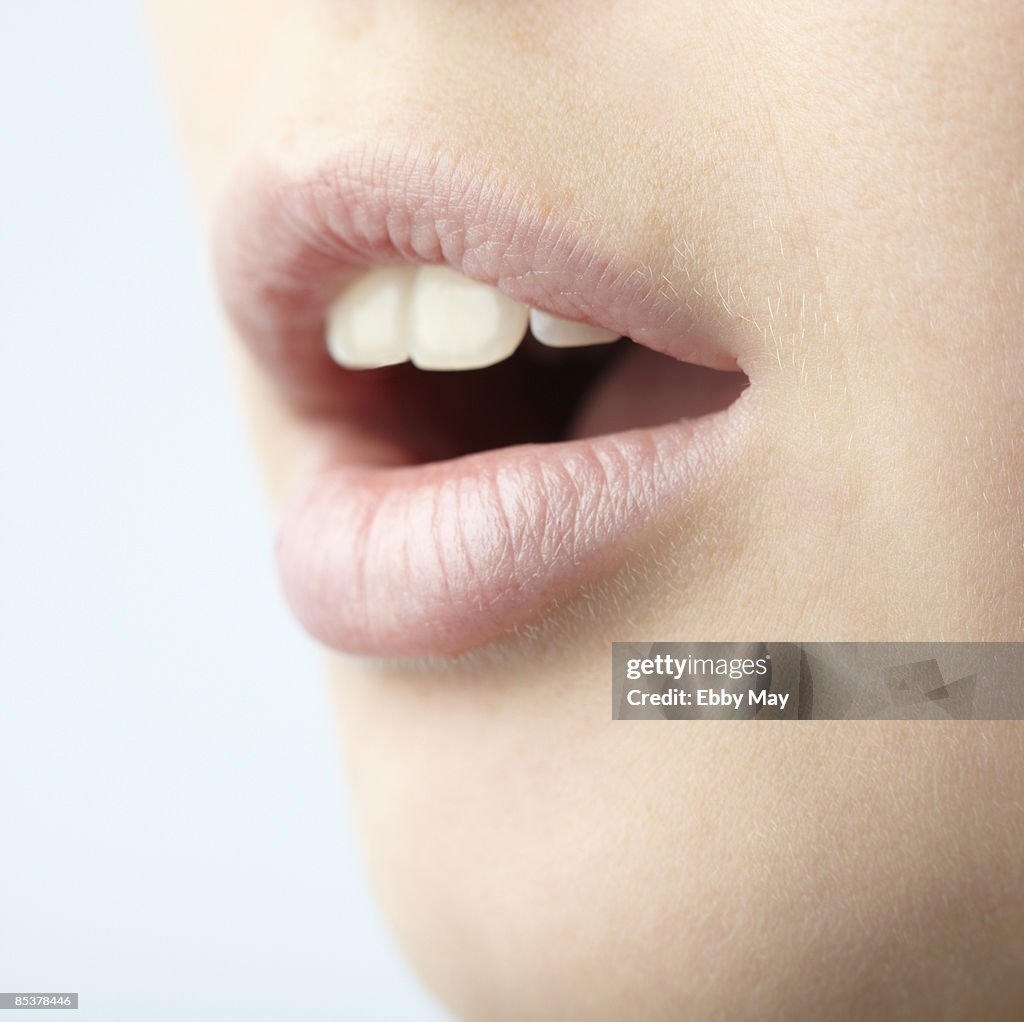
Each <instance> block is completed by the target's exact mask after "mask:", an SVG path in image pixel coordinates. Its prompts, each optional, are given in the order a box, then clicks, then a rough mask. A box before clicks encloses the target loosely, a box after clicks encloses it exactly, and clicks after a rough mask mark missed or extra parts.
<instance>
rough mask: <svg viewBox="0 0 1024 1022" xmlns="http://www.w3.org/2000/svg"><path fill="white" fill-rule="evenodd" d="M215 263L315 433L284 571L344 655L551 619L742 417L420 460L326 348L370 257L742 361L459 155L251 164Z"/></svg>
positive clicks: (661, 347) (354, 153)
mask: <svg viewBox="0 0 1024 1022" xmlns="http://www.w3.org/2000/svg"><path fill="white" fill-rule="evenodd" d="M216 259H217V271H218V278H219V283H220V287H221V292H222V295H223V298H224V302H225V305H226V308H227V310H228V312H229V314H230V316H231V318H232V320H233V322H234V324H235V326H236V327H237V329H238V330H239V332H240V334H241V336H242V337H243V338H244V340H245V341H246V343H247V344H248V346H249V347H250V349H251V350H252V352H253V353H254V354H255V356H256V358H257V360H258V361H259V362H260V363H262V364H263V365H264V366H265V367H266V368H267V370H268V372H269V374H270V375H271V377H272V378H273V379H274V380H275V381H276V382H277V384H278V385H279V387H280V389H281V392H282V394H283V395H284V397H285V399H286V400H287V402H288V403H289V404H290V405H291V406H292V407H293V408H294V409H295V411H296V413H297V416H298V418H299V419H300V421H303V422H306V423H307V424H308V426H309V429H308V443H309V445H310V446H311V448H314V447H315V456H314V457H313V458H312V459H311V462H312V463H313V464H315V465H316V468H315V469H314V470H313V471H312V472H310V473H309V474H308V475H307V476H305V477H304V478H303V479H302V481H301V482H300V483H299V484H298V486H297V487H296V492H295V493H294V494H293V496H292V500H291V502H290V505H289V506H290V510H289V511H288V512H287V513H286V515H285V517H284V520H283V522H282V524H281V528H280V534H279V541H278V550H279V562H280V569H281V575H282V580H283V584H284V588H285V592H286V595H287V597H288V599H289V602H290V604H291V605H292V607H293V609H294V611H295V613H296V614H297V616H298V618H299V619H300V621H301V622H302V623H303V624H304V625H305V627H306V628H307V629H308V630H309V631H310V632H311V633H312V634H313V635H314V636H315V637H317V638H318V639H320V640H321V641H323V642H325V643H326V644H327V645H329V646H332V647H334V648H336V649H339V650H344V651H347V652H352V653H359V654H369V655H375V656H390V657H400V656H421V655H440V654H448V653H455V652H460V651H463V650H466V649H469V648H472V647H474V646H478V645H481V644H483V643H486V642H488V641H491V640H493V639H496V638H498V637H499V636H501V635H503V634H506V633H508V632H510V631H512V630H514V629H515V628H517V627H519V626H523V625H526V624H528V623H530V622H532V621H535V620H537V619H538V618H539V617H540V616H541V615H543V614H544V613H545V611H546V610H548V609H550V608H551V607H552V606H553V605H555V604H558V603H561V602H563V601H566V600H569V599H571V598H572V597H573V596H575V595H576V594H577V593H578V592H579V591H580V589H581V587H583V586H585V585H586V584H587V583H588V582H590V581H592V580H595V579H597V578H600V577H601V576H602V575H603V574H604V573H606V572H609V571H612V570H614V568H615V567H616V566H617V565H619V564H621V563H622V561H623V559H624V558H625V557H628V556H629V554H630V552H631V551H632V550H634V549H635V548H636V547H638V546H639V545H641V544H642V543H644V542H645V539H646V538H647V537H649V535H650V533H651V531H652V530H654V529H656V528H657V527H658V525H659V522H662V521H664V520H665V518H666V516H667V515H671V514H673V513H685V511H684V508H685V505H686V502H687V497H688V495H689V494H690V493H691V492H693V491H694V490H695V489H699V488H700V487H701V486H702V485H705V484H706V483H707V481H708V479H709V478H712V477H713V476H714V474H715V470H716V465H717V464H719V463H720V459H721V458H723V457H724V456H725V454H726V448H727V447H728V446H729V441H730V438H733V437H734V436H735V434H736V433H737V429H736V428H735V427H736V424H737V423H738V421H739V420H740V419H741V418H742V417H743V416H742V415H741V406H742V405H743V404H744V402H742V401H740V402H736V403H735V404H734V405H732V406H731V407H730V408H728V409H727V410H726V411H724V412H720V413H717V414H714V415H710V416H706V417H703V418H697V419H685V420H682V421H680V422H677V423H673V424H670V425H666V426H660V427H657V428H646V429H633V430H629V431H626V432H620V433H614V434H611V435H607V436H602V437H597V438H591V439H580V440H571V441H566V442H561V443H552V444H530V445H520V446H515V447H508V448H503V449H499V450H492V451H487V452H484V453H480V454H472V455H467V456H464V457H459V458H454V459H450V460H442V461H435V462H433V463H430V464H414V463H413V462H415V461H416V460H417V458H420V459H422V450H421V451H419V452H416V451H415V450H414V447H415V443H416V441H415V440H410V438H409V437H407V436H403V435H402V434H401V432H400V431H396V430H394V429H389V428H387V427H386V426H384V425H382V423H384V422H385V421H386V420H387V416H385V415H384V414H383V410H382V409H381V408H380V406H379V402H380V400H381V394H380V392H379V389H378V388H377V386H376V385H375V383H374V382H373V380H372V378H370V377H368V376H366V375H365V374H360V373H353V372H347V371H345V370H343V369H340V368H339V367H338V366H336V365H335V364H334V363H333V362H331V361H330V359H329V358H328V356H327V354H326V351H325V347H324V334H323V330H324V328H323V322H324V313H325V310H326V307H327V305H328V303H329V302H330V300H331V299H332V298H333V297H334V296H335V295H336V294H337V292H338V290H339V288H340V287H341V286H342V285H343V284H344V282H345V281H346V280H347V279H348V278H350V277H351V276H352V275H353V274H355V273H358V272H359V270H360V268H362V267H365V266H367V265H372V264H376V263H383V262H393V261H396V260H410V261H416V262H431V263H439V262H444V263H447V264H449V265H451V266H453V267H455V268H456V269H459V270H460V271H462V272H463V273H466V274H467V275H468V276H471V277H473V278H475V279H477V280H481V281H484V282H486V283H489V284H493V285H495V286H497V287H499V288H501V290H503V291H505V292H506V293H507V294H509V295H511V296H512V297H513V298H516V299H517V300H519V301H522V302H524V303H526V304H529V305H531V306H534V307H538V308H542V309H544V310H546V311H548V312H552V313H554V314H556V315H560V316H564V317H566V318H571V319H580V320H584V321H586V322H591V323H595V324H597V325H600V326H605V327H609V328H611V329H614V330H618V331H619V332H621V333H622V334H623V335H626V336H629V337H631V338H632V339H633V340H634V341H636V342H638V343H640V344H643V345H646V346H648V347H650V348H652V349H654V350H657V351H660V352H663V353H665V354H669V355H672V356H673V357H675V358H677V359H681V360H684V361H687V362H693V363H696V364H698V365H703V366H708V367H710V368H735V366H736V364H737V360H736V357H735V355H734V354H733V353H732V352H729V351H727V350H726V349H725V348H724V346H723V345H722V344H721V343H720V342H718V341H717V340H716V339H714V338H707V337H705V336H701V335H698V334H697V333H696V332H695V331H692V330H687V329H685V327H684V326H683V325H682V316H681V311H680V309H679V308H678V307H676V306H675V305H673V304H672V303H670V302H669V301H668V300H667V299H666V298H665V297H664V296H663V295H662V294H660V293H659V292H658V290H657V289H656V288H655V287H654V286H653V285H652V283H651V279H650V275H649V274H648V273H645V272H644V270H643V268H642V267H636V266H628V265H619V264H617V263H616V261H615V259H614V258H613V257H612V256H611V255H608V254H605V253H602V252H601V250H600V239H599V238H591V237H585V236H584V235H583V233H582V232H581V231H580V230H576V229H573V228H572V226H571V225H569V224H566V223H561V222H558V221H557V220H556V218H555V217H553V216H552V215H542V214H541V213H540V212H539V211H537V210H536V209H532V208H531V206H530V204H529V203H528V202H527V201H526V200H525V199H524V197H523V195H522V194H521V193H520V192H518V191H516V190H514V189H510V188H505V187H504V186H503V185H499V184H498V183H496V182H495V181H493V180H491V179H489V178H488V177H487V176H486V175H474V174H472V173H471V172H470V171H469V170H468V169H467V166H466V164H465V163H464V162H461V163H459V164H458V165H457V167H456V169H452V168H451V167H446V166H445V164H444V162H443V161H441V160H439V159H437V158H436V157H431V158H424V157H422V156H420V155H417V154H415V153H412V152H408V151H403V150H398V149H394V148H385V147H383V146H378V147H374V148H359V149H352V150H348V151H346V152H345V153H343V154H342V155H340V156H339V157H337V158H336V159H334V160H333V161H332V162H331V164H330V165H329V166H327V167H323V168H320V169H319V170H318V171H317V172H316V173H314V174H312V175H308V176H304V177H302V178H301V179H295V178H294V177H289V176H287V175H285V174H284V173H283V172H280V171H276V170H270V169H267V168H266V167H265V166H264V167H261V168H257V169H249V170H248V171H247V172H246V173H243V174H242V175H241V177H240V180H239V181H238V182H237V184H236V185H235V187H234V188H233V189H232V190H231V192H230V193H229V199H228V201H227V202H226V204H225V206H224V208H223V210H222V216H221V218H220V221H219V224H218V232H217V238H216ZM387 411H388V412H389V414H390V416H391V418H392V420H393V418H394V415H395V413H394V409H393V408H391V409H387ZM424 442H425V443H427V446H428V447H429V442H428V441H424Z"/></svg>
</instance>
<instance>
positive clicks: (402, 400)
mask: <svg viewBox="0 0 1024 1022" xmlns="http://www.w3.org/2000/svg"><path fill="white" fill-rule="evenodd" d="M360 375H362V376H363V377H364V378H365V377H366V376H373V377H374V381H373V382H374V385H375V389H377V388H379V391H380V400H381V401H382V402H383V405H384V406H385V407H388V408H391V409H393V410H394V415H395V417H396V419H395V421H394V423H393V426H394V427H395V431H396V432H397V433H398V434H400V436H401V438H402V445H403V447H404V448H405V449H406V451H407V452H408V457H409V460H410V461H411V462H412V463H417V464H423V463H428V462H432V461H442V460H446V459H449V458H455V457H460V456H462V455H466V454H472V453H476V452H479V451H487V450H494V449H497V448H502V447H511V446H514V445H517V444H528V443H557V442H559V441H564V440H574V439H580V438H583V437H592V436H601V435H605V434H609V433H617V432H620V431H623V430H630V429H638V428H645V427H646V428H649V427H655V426H661V425H666V424H668V423H670V422H676V421H679V420H681V419H696V418H699V417H701V416H706V415H712V414H714V413H716V412H719V411H723V410H724V409H725V408H727V407H728V406H729V405H730V404H732V403H733V402H734V401H735V400H736V399H737V398H738V397H739V395H740V394H741V393H742V391H743V390H744V389H745V387H746V385H747V377H746V376H745V375H744V374H743V373H741V372H722V371H718V370H713V369H706V368H704V367H702V366H696V365H692V364H689V363H685V362H679V361H677V360H676V359H673V358H670V357H668V356H667V355H661V354H659V353H657V352H654V351H651V350H650V349H648V348H644V347H641V346H640V345H637V344H634V343H633V342H631V341H630V340H628V339H626V338H623V339H622V340H619V341H617V342H615V343H614V344H605V345H599V346H593V347H584V348H571V349H553V348H549V347H545V346H544V345H541V344H539V343H538V342H537V341H535V340H534V339H533V337H531V336H529V335H527V337H526V338H525V340H524V341H523V343H522V344H521V345H520V346H519V348H518V350H517V351H516V353H515V354H514V355H513V356H512V357H511V358H508V359H506V360H505V361H504V362H500V363H498V364H497V365H493V366H489V367H487V368H485V369H475V370H470V371H460V372H425V371H423V370H419V369H416V368H415V367H413V366H412V365H411V364H409V363H405V364H403V365H397V366H390V367H387V368H384V369H377V370H369V371H368V372H366V371H364V372H363V373H361V374H360ZM367 382H368V381H367Z"/></svg>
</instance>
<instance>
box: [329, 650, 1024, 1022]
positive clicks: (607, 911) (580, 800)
mask: <svg viewBox="0 0 1024 1022" xmlns="http://www.w3.org/2000/svg"><path fill="white" fill-rule="evenodd" d="M522 662H527V661H525V660H524V661H522ZM604 673H605V672H603V671H601V672H598V673H595V672H593V671H590V670H586V671H575V672H574V671H567V670H566V669H565V667H564V665H562V666H560V667H559V668H557V669H555V668H554V667H552V668H551V669H549V670H548V671H547V672H545V671H544V670H543V669H541V670H538V671H527V670H520V671H519V672H518V673H516V674H515V675H514V676H513V675H512V674H511V673H510V674H507V675H506V674H504V673H503V672H502V671H501V670H497V671H495V670H489V671H488V672H487V676H486V677H484V676H482V675H480V676H473V675H472V674H471V673H467V674H465V675H464V676H462V677H452V676H448V677H446V678H438V677H428V676H421V677H408V676H405V677H402V676H398V675H389V676H384V675H377V676H374V677H369V676H368V675H362V674H359V673H357V672H353V671H352V670H349V669H343V668H341V667H340V666H339V667H338V668H337V670H336V674H337V675H338V677H337V685H336V695H337V706H338V713H339V720H340V723H341V729H342V731H343V733H344V738H345V747H346V750H347V758H348V765H349V770H350V774H351V779H352V784H353V792H354V799H353V802H354V808H355V812H356V816H357V820H358V823H359V826H360V829H361V832H362V835H363V841H364V847H365V851H366V855H367V860H368V865H369V868H370V871H371V875H372V877H373V881H374V884H375V887H376V889H377V892H378V895H379V897H380V899H381V901H382V903H383V906H384V909H385V912H386V914H387V915H388V916H389V918H390V920H391V922H392V924H393V925H394V927H395V929H396V932H397V934H398V937H399V940H400V943H401V944H402V946H403V947H404V949H405V951H406V953H407V954H408V955H409V957H410V959H411V962H412V964H413V966H414V967H415V968H416V969H417V970H418V972H419V973H420V974H421V976H422V977H423V978H424V980H425V981H426V982H427V984H428V985H429V986H430V987H431V988H432V989H433V990H434V991H435V992H436V993H437V994H438V995H439V996H440V997H441V998H442V999H443V1000H444V1001H445V1002H446V1003H448V1004H449V1005H451V1006H453V1007H454V1008H455V1009H456V1010H457V1011H459V1012H460V1013H461V1014H462V1015H464V1016H465V1017H467V1018H481V1019H489V1020H494V1019H506V1018H507V1019H509V1020H510V1022H511V1020H512V1019H522V1018H524V1017H529V1018H531V1019H551V1020H556V1019H565V1018H587V1019H592V1020H604V1019H607V1020H609V1022H611V1020H621V1019H623V1018H630V1019H634V1020H638V1022H642V1020H648V1019H651V1020H654V1019H667V1018H677V1017H680V1013H682V1015H683V1017H694V1018H705V1017H728V1018H737V1019H741V1018H742V1019H746V1018H755V1017H756V1018H764V1017H775V1016H776V1014H778V1016H779V1017H814V1016H816V1015H817V1016H818V1017H821V1016H822V1015H823V1014H824V1015H827V1016H828V1017H830V1018H842V1019H845V1018H849V1019H857V1018H864V1017H870V1016H871V1015H875V1016H878V1015H880V1014H884V1015H886V1016H887V1017H888V1015H889V1014H890V1013H892V1014H898V1013H899V1012H900V1011H903V1010H906V1009H907V1007H908V1006H909V1005H910V1004H915V1005H918V1006H922V1005H932V1006H933V1008H934V1011H933V1012H932V1014H935V1013H938V1012H940V1008H941V1005H942V1004H943V998H945V997H946V996H947V994H948V992H950V991H952V990H953V989H954V988H955V987H956V986H957V985H958V984H959V985H960V988H961V994H962V991H963V988H964V987H966V988H967V989H968V990H974V989H975V988H977V990H979V991H980V990H981V989H982V987H983V983H982V982H981V980H979V979H978V976H985V977H987V978H986V980H985V981H986V982H988V981H991V982H993V983H995V984H996V985H997V986H1001V988H1002V989H1003V990H1005V989H1006V988H1007V983H1008V981H1009V977H1011V976H1012V975H1013V970H1014V968H1015V966H1014V962H1015V961H1019V956H1020V954H1021V952H1022V951H1024V946H1022V942H1021V938H1020V937H1019V934H1020V933H1021V932H1022V929H1021V923H1022V922H1024V912H1022V905H1024V880H1022V876H1021V866H1020V864H1019V863H1017V862H1015V861H1013V859H1012V857H1011V856H1008V855H1007V854H1006V849H1009V848H1013V847H1015V846H1018V845H1019V839H1020V830H1021V826H1020V820H1019V817H1010V816H1007V815H1006V814H1004V813H1003V812H1002V811H1001V810H1000V805H1001V804H1002V803H1006V802H1007V800H1008V799H1009V801H1010V803H1012V802H1013V801H1014V800H1016V801H1017V804H1019V802H1020V799H1021V797H1022V796H1024V783H1022V781H1024V767H1018V766H1006V765H1004V764H1007V763H1012V764H1016V763H1020V762H1024V760H1022V758H1021V756H1020V751H1021V744H1022V743H1021V730H1020V728H1019V727H1018V726H1017V725H1015V724H1009V725H1005V726H998V725H981V724H978V725H974V726H975V728H977V729H980V728H982V727H986V728H988V731H987V735H971V736H970V737H969V741H968V742H966V743H964V744H963V745H962V746H961V742H960V740H958V737H957V733H956V732H955V731H953V730H951V729H949V728H945V729H944V728H935V727H921V726H919V725H916V724H895V725H892V726H890V727H885V728H879V726H878V725H877V724H875V723H863V724H861V723H858V722H843V724H842V725H841V728H835V727H833V726H832V725H830V724H828V723H825V722H815V723H806V724H804V725H801V726H800V727H799V728H796V727H791V726H787V725H785V724H777V725H774V726H773V725H771V724H765V723H761V724H759V725H754V726H753V727H748V726H745V725H736V724H733V723H729V722H722V723H708V722H705V723H701V724H700V725H697V726H690V725H679V724H667V725H647V724H635V725H631V724H623V723H618V724H616V723H612V722H610V721H609V720H608V715H609V709H608V693H607V691H606V686H605V685H604ZM342 675H345V676H344V677H342ZM595 678H597V679H599V680H596V681H595V680H594V679H595ZM737 727H739V730H737ZM986 736H987V741H986V740H985V739H986ZM972 744H973V748H974V751H973V752H971V753H970V754H968V753H967V752H966V751H965V750H966V749H967V748H970V747H971V745H972ZM979 748H981V749H983V750H985V751H983V752H982V753H981V758H980V759H979V754H978V752H977V749H979ZM954 864H955V866H954ZM1014 934H1017V935H1018V936H1013V935H1014ZM755 988H756V998H755V997H754V993H753V992H754V990H755ZM755 1006H756V1011H755V1010H754V1008H755ZM921 1017H928V1013H927V1012H926V1013H925V1014H924V1015H922V1016H921Z"/></svg>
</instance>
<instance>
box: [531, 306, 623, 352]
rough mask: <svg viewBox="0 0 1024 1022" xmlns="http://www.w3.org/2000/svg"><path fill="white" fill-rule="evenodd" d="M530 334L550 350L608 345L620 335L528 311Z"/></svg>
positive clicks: (536, 311) (532, 310) (542, 313)
mask: <svg viewBox="0 0 1024 1022" xmlns="http://www.w3.org/2000/svg"><path fill="white" fill-rule="evenodd" d="M530 333H532V334H533V336H534V337H536V338H537V340H538V341H540V342H541V344H546V345H548V347H550V348H583V347H586V346H587V345H590V344H610V343H611V342H612V341H617V340H618V339H619V337H621V336H622V335H621V334H617V333H614V332H613V331H611V330H605V329H604V328H603V327H599V326H590V325H589V324H588V323H574V322H573V321H572V320H569V319H560V318H559V317H558V316H552V315H550V314H549V313H547V312H540V311H539V310H537V309H531V310H530Z"/></svg>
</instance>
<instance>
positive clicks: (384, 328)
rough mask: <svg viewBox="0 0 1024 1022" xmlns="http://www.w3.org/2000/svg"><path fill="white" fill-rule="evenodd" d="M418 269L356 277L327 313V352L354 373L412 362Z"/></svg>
mask: <svg viewBox="0 0 1024 1022" xmlns="http://www.w3.org/2000/svg"><path fill="white" fill-rule="evenodd" d="M415 276H416V267H415V266H410V265H402V266H381V267H378V268H376V269H372V270H369V271H367V272H366V273H364V274H362V275H361V276H360V277H357V278H356V279H355V280H354V281H352V283H351V284H349V285H348V287H346V288H345V290H344V291H342V293H341V294H340V295H339V296H338V297H337V298H336V299H335V300H334V303H333V304H332V305H331V307H330V309H329V310H328V313H327V350H328V351H329V352H330V354H331V357H332V358H333V359H334V361H335V362H337V363H339V364H340V365H343V366H346V367H347V368H349V369H375V368H377V367H378V366H389V365H395V364H397V363H398V362H404V361H405V360H406V359H407V358H408V357H409V343H408V326H407V324H408V318H409V300H410V298H411V296H412V289H413V281H414V279H415Z"/></svg>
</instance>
